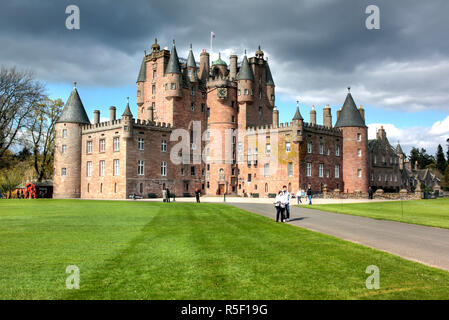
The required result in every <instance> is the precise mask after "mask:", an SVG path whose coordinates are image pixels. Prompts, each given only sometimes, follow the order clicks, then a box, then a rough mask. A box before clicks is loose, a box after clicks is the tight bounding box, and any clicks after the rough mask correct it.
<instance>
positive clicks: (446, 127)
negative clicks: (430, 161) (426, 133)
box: [430, 116, 449, 136]
mask: <svg viewBox="0 0 449 320" xmlns="http://www.w3.org/2000/svg"><path fill="white" fill-rule="evenodd" d="M430 133H431V134H433V135H439V136H443V135H448V134H449V116H447V117H446V119H444V120H442V121H437V122H435V123H434V124H433V125H432V128H430Z"/></svg>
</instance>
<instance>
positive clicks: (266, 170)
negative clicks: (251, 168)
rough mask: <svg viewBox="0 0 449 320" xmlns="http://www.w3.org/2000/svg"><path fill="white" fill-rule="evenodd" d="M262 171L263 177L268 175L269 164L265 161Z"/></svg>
mask: <svg viewBox="0 0 449 320" xmlns="http://www.w3.org/2000/svg"><path fill="white" fill-rule="evenodd" d="M263 173H264V176H265V177H269V176H270V165H269V164H268V163H265V165H264V167H263Z"/></svg>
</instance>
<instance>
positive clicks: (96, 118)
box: [94, 110, 100, 124]
mask: <svg viewBox="0 0 449 320" xmlns="http://www.w3.org/2000/svg"><path fill="white" fill-rule="evenodd" d="M97 123H100V110H94V124H97Z"/></svg>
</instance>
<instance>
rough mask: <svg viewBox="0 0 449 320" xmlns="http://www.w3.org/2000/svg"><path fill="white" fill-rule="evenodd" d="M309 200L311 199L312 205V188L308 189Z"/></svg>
mask: <svg viewBox="0 0 449 320" xmlns="http://www.w3.org/2000/svg"><path fill="white" fill-rule="evenodd" d="M307 198H309V204H312V188H311V187H309V188H308V189H307Z"/></svg>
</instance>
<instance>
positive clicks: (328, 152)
mask: <svg viewBox="0 0 449 320" xmlns="http://www.w3.org/2000/svg"><path fill="white" fill-rule="evenodd" d="M327 155H328V156H330V155H331V149H329V148H327Z"/></svg>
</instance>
